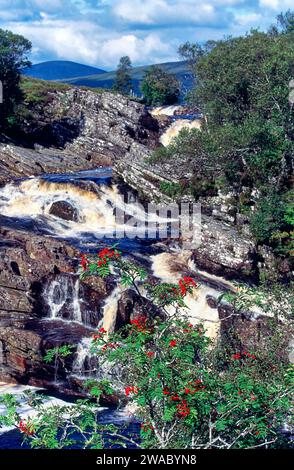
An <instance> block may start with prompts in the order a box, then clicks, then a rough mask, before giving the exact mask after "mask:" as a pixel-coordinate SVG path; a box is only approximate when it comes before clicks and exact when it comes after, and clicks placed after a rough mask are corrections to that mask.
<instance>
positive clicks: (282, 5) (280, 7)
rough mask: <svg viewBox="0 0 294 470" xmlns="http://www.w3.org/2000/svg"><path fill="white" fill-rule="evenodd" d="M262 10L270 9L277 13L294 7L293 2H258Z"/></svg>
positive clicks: (271, 0) (263, 0)
mask: <svg viewBox="0 0 294 470" xmlns="http://www.w3.org/2000/svg"><path fill="white" fill-rule="evenodd" d="M259 4H260V6H261V7H262V8H271V9H273V10H277V11H284V10H287V9H288V8H293V7H294V2H293V0H259Z"/></svg>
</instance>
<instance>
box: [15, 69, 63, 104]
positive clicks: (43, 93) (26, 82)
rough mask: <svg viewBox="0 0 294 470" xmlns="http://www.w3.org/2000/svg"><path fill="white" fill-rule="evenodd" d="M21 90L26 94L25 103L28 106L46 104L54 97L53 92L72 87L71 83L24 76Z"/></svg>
mask: <svg viewBox="0 0 294 470" xmlns="http://www.w3.org/2000/svg"><path fill="white" fill-rule="evenodd" d="M20 86H21V90H22V92H23V96H24V104H25V105H28V106H37V105H41V106H46V104H48V103H49V102H50V100H51V98H52V93H55V92H57V91H65V90H68V89H70V87H69V85H65V84H64V83H58V82H48V81H45V80H39V79H37V78H31V77H24V76H23V77H22V78H21V83H20Z"/></svg>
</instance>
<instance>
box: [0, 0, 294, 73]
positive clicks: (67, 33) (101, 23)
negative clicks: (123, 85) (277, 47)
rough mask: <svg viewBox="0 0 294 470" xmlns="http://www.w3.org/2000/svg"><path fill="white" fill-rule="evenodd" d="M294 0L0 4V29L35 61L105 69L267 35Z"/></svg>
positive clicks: (16, 0) (29, 0)
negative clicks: (188, 47)
mask: <svg viewBox="0 0 294 470" xmlns="http://www.w3.org/2000/svg"><path fill="white" fill-rule="evenodd" d="M290 8H293V9H294V0H145V1H144V0H22V1H21V0H0V28H3V29H9V30H11V31H13V32H15V33H18V34H22V35H24V36H25V37H26V38H28V39H30V40H31V42H32V44H33V49H32V54H31V61H32V62H33V63H38V62H43V61H45V60H72V61H76V62H80V63H83V64H89V65H93V66H97V67H101V68H105V69H106V70H110V69H113V68H114V67H115V66H116V65H117V63H118V61H119V58H120V57H121V56H123V55H129V56H130V58H131V60H132V62H133V64H134V65H143V64H152V63H160V62H168V61H174V60H179V57H178V55H177V48H178V46H179V45H180V44H182V43H183V42H185V41H190V42H204V41H206V40H208V39H220V38H222V37H224V36H228V35H233V36H237V35H240V34H243V33H246V32H247V31H249V30H250V29H251V28H252V27H253V28H256V27H258V28H260V29H261V30H265V29H267V28H268V27H269V26H270V25H271V24H272V23H273V22H275V18H276V16H277V15H278V14H279V13H280V12H282V11H283V12H285V11H287V10H288V9H290Z"/></svg>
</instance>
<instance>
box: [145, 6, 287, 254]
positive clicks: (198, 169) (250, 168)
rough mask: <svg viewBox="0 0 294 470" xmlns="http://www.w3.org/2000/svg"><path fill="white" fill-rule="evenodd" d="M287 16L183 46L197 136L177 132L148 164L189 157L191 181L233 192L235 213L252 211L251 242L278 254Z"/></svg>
mask: <svg viewBox="0 0 294 470" xmlns="http://www.w3.org/2000/svg"><path fill="white" fill-rule="evenodd" d="M293 18H294V15H293V14H292V13H290V12H288V13H287V14H286V15H280V16H279V18H278V23H277V25H276V26H275V27H272V28H271V29H270V31H269V32H267V33H262V32H259V31H255V30H253V31H251V32H250V33H249V34H247V35H246V36H244V37H238V38H232V37H230V38H226V39H223V40H221V41H210V42H208V43H207V44H206V45H204V46H202V45H192V44H189V43H186V44H185V45H183V46H182V47H181V48H180V53H181V54H182V56H183V57H185V58H186V59H187V60H189V63H190V64H191V66H193V67H194V71H195V75H196V76H197V87H196V88H195V89H194V90H193V92H192V94H191V95H190V102H191V103H192V104H193V105H197V106H200V108H201V109H202V111H203V113H204V115H205V122H204V123H203V127H202V130H201V131H198V130H194V129H193V130H184V131H182V132H181V133H180V135H179V136H178V138H176V139H174V141H173V142H172V143H171V145H170V146H169V147H168V148H166V149H161V150H160V152H157V153H156V154H155V156H154V160H153V161H156V160H157V161H159V160H161V161H163V160H164V159H169V160H171V159H175V160H179V159H181V158H183V159H185V160H186V159H187V160H188V159H189V161H192V165H193V171H194V173H195V175H197V177H198V178H199V177H201V178H202V179H204V180H205V181H210V182H211V183H212V184H214V182H215V184H216V186H217V181H218V180H220V179H221V180H222V181H223V182H225V186H226V187H227V189H228V190H230V189H232V188H233V189H234V191H236V192H237V193H238V194H239V196H240V201H239V209H240V210H241V212H243V213H246V211H247V214H252V217H251V228H252V232H253V234H254V236H255V238H256V241H257V243H270V244H271V245H272V246H273V247H274V248H275V249H276V250H277V252H279V253H280V254H281V252H283V253H284V254H285V255H286V254H291V253H292V249H291V242H290V238H291V233H293V229H294V225H293V216H291V215H290V216H289V214H293V205H292V202H291V197H289V194H290V193H289V191H290V189H291V184H292V183H291V174H292V160H293V154H294V128H293V105H292V104H291V103H289V91H290V90H289V83H290V81H291V79H293V77H294V69H293V63H294V49H293V40H294V32H293V27H292V24H293ZM222 189H224V185H222ZM244 191H245V193H246V198H245V197H244ZM198 192H199V191H198V190H197V191H196V193H197V194H198ZM292 194H293V193H292ZM244 203H245V206H244V205H243V204H244ZM248 208H253V210H252V209H250V210H249V211H248V210H247V209H248ZM287 214H288V215H287ZM286 234H288V235H286Z"/></svg>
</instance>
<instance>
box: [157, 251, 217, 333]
mask: <svg viewBox="0 0 294 470" xmlns="http://www.w3.org/2000/svg"><path fill="white" fill-rule="evenodd" d="M190 257H191V252H189V251H186V252H185V251H182V252H181V253H178V252H175V253H161V254H159V255H155V256H152V257H151V259H152V271H153V274H154V276H155V277H157V278H158V279H160V280H161V281H162V282H168V283H175V282H177V281H178V280H179V279H181V278H182V276H183V275H186V272H187V271H189V270H191V267H192V263H191V260H190ZM194 268H195V266H194ZM196 272H197V271H196ZM220 294H221V291H218V290H216V289H214V288H212V287H209V286H207V285H205V284H201V285H200V286H199V288H198V289H197V290H194V291H193V293H192V294H188V295H187V296H186V297H185V304H186V306H187V307H188V308H187V309H183V315H187V316H188V318H189V321H190V322H191V323H192V324H197V323H200V322H202V323H203V325H204V327H205V329H206V333H207V336H209V337H210V338H211V339H215V338H217V337H218V334H219V330H220V320H219V316H218V311H217V309H213V308H211V307H210V306H209V305H208V303H207V301H206V297H207V296H208V295H210V296H213V297H215V298H218V297H219V295H220ZM168 311H169V312H170V314H173V313H174V308H173V307H170V308H168Z"/></svg>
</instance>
